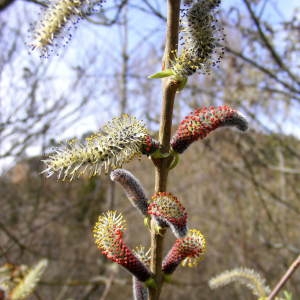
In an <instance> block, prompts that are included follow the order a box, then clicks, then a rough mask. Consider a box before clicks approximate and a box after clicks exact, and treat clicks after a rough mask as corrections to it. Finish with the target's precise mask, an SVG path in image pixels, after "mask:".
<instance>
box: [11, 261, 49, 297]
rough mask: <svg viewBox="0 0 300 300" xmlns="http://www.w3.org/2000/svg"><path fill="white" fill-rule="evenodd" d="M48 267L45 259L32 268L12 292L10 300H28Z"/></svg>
mask: <svg viewBox="0 0 300 300" xmlns="http://www.w3.org/2000/svg"><path fill="white" fill-rule="evenodd" d="M47 265H48V261H47V260H46V259H43V260H41V261H40V262H39V263H37V264H36V265H35V266H34V267H32V268H31V269H30V270H29V271H28V272H27V274H26V275H25V276H24V278H23V279H22V280H21V281H20V282H19V283H18V284H17V285H16V287H15V288H14V289H13V290H12V291H11V293H10V299H11V300H23V299H26V298H27V297H28V296H29V295H30V294H31V293H33V291H34V290H35V288H36V286H37V284H38V282H39V280H40V279H41V277H42V275H43V273H44V271H45V269H46V267H47Z"/></svg>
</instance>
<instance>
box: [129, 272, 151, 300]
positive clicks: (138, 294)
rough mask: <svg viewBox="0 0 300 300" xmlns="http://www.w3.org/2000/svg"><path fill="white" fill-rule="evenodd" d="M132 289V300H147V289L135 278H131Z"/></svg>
mask: <svg viewBox="0 0 300 300" xmlns="http://www.w3.org/2000/svg"><path fill="white" fill-rule="evenodd" d="M132 289H133V299H134V300H147V299H148V288H147V287H145V285H144V284H143V283H142V282H141V281H139V280H138V279H137V278H136V277H132Z"/></svg>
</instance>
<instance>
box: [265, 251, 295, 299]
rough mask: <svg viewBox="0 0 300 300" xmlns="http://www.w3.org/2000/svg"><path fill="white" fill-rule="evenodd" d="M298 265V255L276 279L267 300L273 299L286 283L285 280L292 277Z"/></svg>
mask: <svg viewBox="0 0 300 300" xmlns="http://www.w3.org/2000/svg"><path fill="white" fill-rule="evenodd" d="M299 266H300V255H298V257H297V258H296V259H295V260H294V262H293V263H292V264H291V266H290V267H289V268H288V270H287V271H286V273H285V274H284V275H283V276H282V278H281V279H280V280H279V281H278V283H277V284H276V286H275V287H274V289H273V291H272V292H271V294H270V295H269V297H268V299H267V300H273V299H275V297H276V296H277V294H278V293H279V292H280V290H281V289H282V287H283V286H284V285H285V284H286V283H287V281H288V280H289V279H290V278H291V277H292V275H293V274H294V272H295V271H296V270H297V268H298V267H299Z"/></svg>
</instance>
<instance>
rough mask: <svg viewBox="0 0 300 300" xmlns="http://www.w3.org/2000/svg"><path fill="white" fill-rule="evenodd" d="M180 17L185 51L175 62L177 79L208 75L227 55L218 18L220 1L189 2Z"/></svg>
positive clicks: (183, 50)
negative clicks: (195, 74)
mask: <svg viewBox="0 0 300 300" xmlns="http://www.w3.org/2000/svg"><path fill="white" fill-rule="evenodd" d="M186 4H187V6H188V7H187V8H186V9H183V10H182V11H183V13H182V17H181V27H182V38H181V41H182V50H181V53H180V54H179V55H178V56H177V57H176V59H175V60H174V62H173V65H172V70H173V72H174V75H175V77H177V78H186V77H188V76H190V75H192V74H194V73H195V72H196V71H199V72H200V73H208V72H209V71H210V69H211V67H212V66H215V65H218V64H219V63H220V61H221V58H222V57H223V55H224V49H223V48H222V47H220V46H219V43H220V41H221V40H223V39H224V34H223V28H220V26H219V22H218V20H217V18H216V17H215V10H216V8H217V7H218V6H219V4H220V1H218V0H199V1H188V2H187V3H186Z"/></svg>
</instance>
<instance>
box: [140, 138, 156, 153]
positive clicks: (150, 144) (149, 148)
mask: <svg viewBox="0 0 300 300" xmlns="http://www.w3.org/2000/svg"><path fill="white" fill-rule="evenodd" d="M158 148H159V142H158V141H156V140H155V139H153V138H152V137H151V136H150V135H147V136H146V137H145V140H144V143H143V145H142V149H141V152H142V154H145V155H150V154H152V153H153V152H155V151H156V150H157V149H158Z"/></svg>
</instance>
